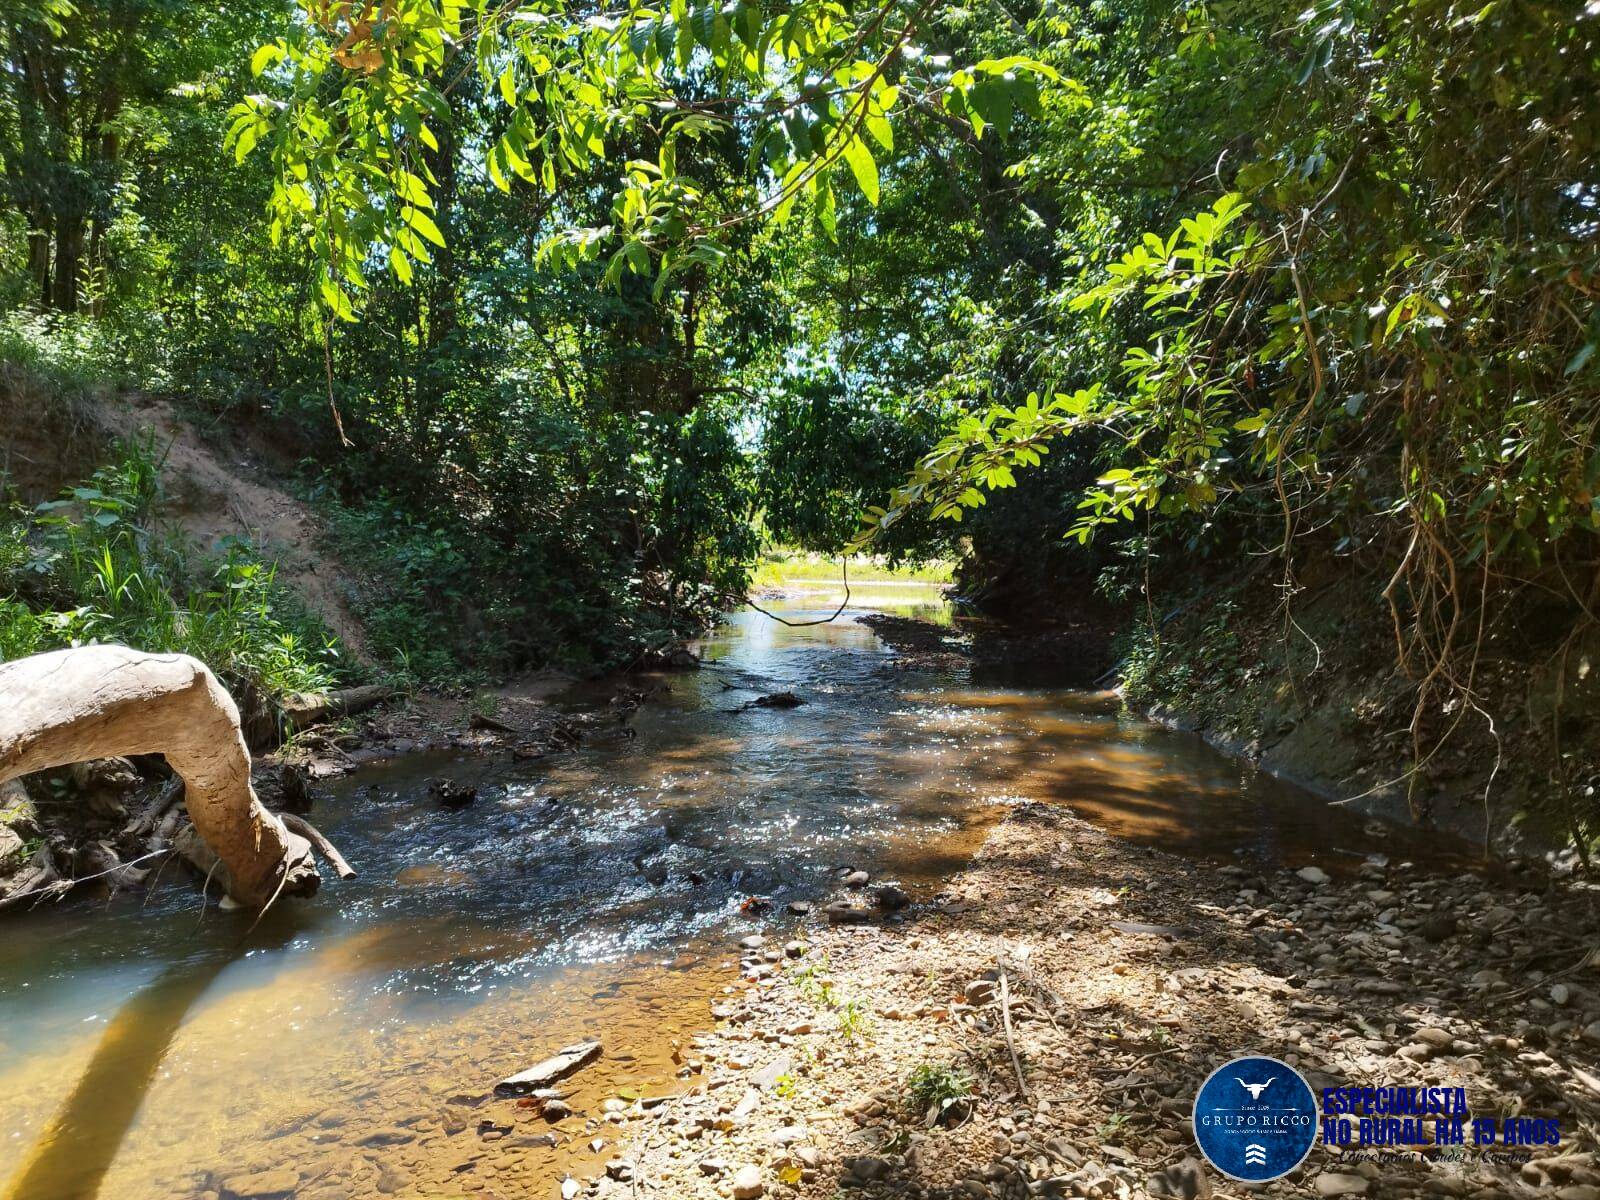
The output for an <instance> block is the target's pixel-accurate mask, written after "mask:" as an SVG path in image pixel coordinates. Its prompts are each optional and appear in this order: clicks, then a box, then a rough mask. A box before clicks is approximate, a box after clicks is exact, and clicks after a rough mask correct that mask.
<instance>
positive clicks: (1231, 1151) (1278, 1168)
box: [1194, 1057, 1320, 1183]
mask: <svg viewBox="0 0 1600 1200" xmlns="http://www.w3.org/2000/svg"><path fill="white" fill-rule="evenodd" d="M1319 1124H1320V1120H1319V1116H1318V1112H1317V1097H1316V1094H1315V1093H1314V1092H1313V1091H1312V1090H1311V1085H1310V1084H1309V1083H1307V1082H1306V1080H1305V1076H1303V1075H1301V1074H1300V1072H1299V1071H1296V1070H1295V1069H1294V1068H1293V1067H1291V1066H1289V1064H1288V1063H1281V1062H1279V1061H1278V1060H1277V1059H1275V1058H1258V1057H1250V1058H1236V1059H1234V1060H1233V1061H1232V1062H1230V1063H1224V1064H1223V1065H1222V1066H1220V1067H1218V1068H1217V1069H1216V1070H1215V1071H1213V1072H1212V1073H1211V1076H1210V1078H1208V1079H1207V1080H1206V1081H1205V1082H1204V1083H1203V1084H1201V1085H1200V1092H1199V1094H1198V1095H1196V1096H1195V1098H1194V1137H1195V1141H1197V1142H1199V1143H1200V1153H1202V1154H1204V1155H1205V1156H1206V1161H1207V1162H1209V1163H1210V1164H1211V1165H1212V1166H1214V1167H1215V1168H1216V1169H1217V1170H1219V1171H1221V1172H1222V1173H1223V1174H1224V1175H1227V1176H1229V1177H1230V1178H1232V1179H1240V1180H1243V1181H1245V1182H1246V1183H1265V1182H1266V1181H1267V1180H1269V1179H1277V1178H1279V1177H1281V1176H1284V1175H1287V1174H1288V1173H1289V1172H1290V1171H1292V1170H1294V1169H1295V1168H1296V1167H1298V1166H1299V1165H1300V1164H1301V1163H1302V1162H1304V1161H1305V1157H1306V1155H1307V1154H1309V1153H1311V1147H1312V1146H1314V1145H1316V1142H1317V1126H1318V1125H1319Z"/></svg>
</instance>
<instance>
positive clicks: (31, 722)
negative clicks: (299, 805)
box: [0, 646, 320, 908]
mask: <svg viewBox="0 0 1600 1200" xmlns="http://www.w3.org/2000/svg"><path fill="white" fill-rule="evenodd" d="M132 754H161V755H164V756H165V757H166V760H167V763H168V765H169V766H171V767H172V769H173V771H174V772H176V773H177V775H178V776H179V777H180V778H181V779H182V780H183V783H184V803H185V804H186V806H187V807H188V810H189V817H190V820H192V821H193V822H194V828H195V832H196V833H197V834H199V836H200V838H201V840H202V841H204V842H205V844H206V845H207V846H208V847H210V848H211V850H212V851H213V852H214V853H215V854H216V856H217V858H218V860H219V861H220V862H221V864H222V866H223V867H224V868H225V872H220V873H219V876H221V875H224V874H225V876H226V877H225V878H220V882H221V883H222V885H223V887H224V888H226V889H227V892H228V894H229V895H230V896H232V897H233V898H234V899H235V900H237V901H238V902H239V903H240V904H242V905H244V906H246V907H248V908H261V907H263V906H264V905H265V904H266V903H267V902H268V901H269V900H271V899H272V897H273V896H274V895H275V894H279V893H281V894H283V895H290V896H309V895H311V894H312V893H313V892H315V891H316V890H317V885H318V883H319V882H320V880H319V877H318V875H317V868H316V864H315V863H314V861H313V860H312V857H311V845H310V843H309V842H308V841H307V840H306V839H305V838H303V837H300V836H299V835H297V834H295V833H292V832H290V831H289V830H288V829H286V828H284V826H283V823H282V822H281V821H279V820H278V819H277V818H276V817H274V816H273V815H272V814H271V813H269V812H268V811H267V810H266V809H265V808H263V807H262V805H261V803H260V801H258V800H257V799H256V794H255V791H254V789H253V788H252V787H251V786H250V752H249V751H248V750H247V749H246V748H245V744H244V738H243V736H242V735H241V734H240V732H239V711H238V709H237V708H236V707H235V706H234V703H233V699H232V697H230V696H229V695H228V693H227V690H226V689H225V688H224V687H223V686H222V685H221V684H220V683H218V682H217V678H216V676H215V675H213V674H212V673H211V671H210V670H209V669H208V668H207V667H206V665H205V664H204V663H202V662H200V661H199V660H197V659H193V658H190V657H189V656H188V655H185V654H145V653H143V652H141V651H138V650H130V649H128V648H127V647H126V646H83V647H80V648H78V649H73V650H57V651H54V652H52V653H49V654H38V655H34V656H33V657H32V658H23V659H18V660H17V661H15V662H9V663H3V664H0V782H4V781H5V780H9V779H15V778H16V777H18V776H20V775H27V774H31V773H32V772H34V771H43V770H45V769H47V768H49V767H59V766H66V765H68V764H70V763H76V762H83V761H85V760H87V759H91V758H108V757H111V756H113V755H132Z"/></svg>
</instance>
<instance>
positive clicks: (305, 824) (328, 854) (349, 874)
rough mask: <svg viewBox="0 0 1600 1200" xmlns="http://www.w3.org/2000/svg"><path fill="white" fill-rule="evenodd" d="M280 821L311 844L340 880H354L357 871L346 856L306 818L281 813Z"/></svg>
mask: <svg viewBox="0 0 1600 1200" xmlns="http://www.w3.org/2000/svg"><path fill="white" fill-rule="evenodd" d="M278 820H280V821H282V822H283V823H284V825H285V826H286V827H287V828H288V829H289V831H290V832H291V833H298V834H299V835H300V836H301V837H303V838H305V839H306V841H308V842H310V843H311V848H312V849H313V850H315V851H316V852H317V853H318V854H320V855H322V857H323V858H324V859H326V860H327V862H328V865H329V866H330V867H332V868H333V869H334V871H335V872H336V873H337V874H338V876H339V878H340V879H354V878H355V877H356V869H355V868H354V867H352V866H351V865H350V864H349V863H348V862H347V861H346V860H345V857H344V855H342V854H340V853H339V851H338V849H337V848H336V847H335V846H334V844H333V843H332V842H330V841H329V840H328V839H327V838H326V837H324V836H323V834H322V831H321V830H319V829H318V828H317V827H316V826H315V825H313V824H312V823H311V822H310V821H308V820H306V819H305V818H304V817H300V816H296V815H295V814H294V813H286V812H281V813H279V814H278Z"/></svg>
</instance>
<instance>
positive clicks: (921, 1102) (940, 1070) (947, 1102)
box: [906, 1062, 972, 1124]
mask: <svg viewBox="0 0 1600 1200" xmlns="http://www.w3.org/2000/svg"><path fill="white" fill-rule="evenodd" d="M971 1095H972V1079H971V1077H970V1076H968V1075H967V1073H966V1072H965V1071H962V1070H960V1069H959V1068H956V1067H952V1066H947V1065H946V1064H944V1063H933V1062H925V1063H918V1064H917V1065H916V1066H915V1067H912V1068H911V1074H910V1075H909V1076H907V1077H906V1105H907V1107H909V1108H910V1109H911V1110H912V1111H913V1112H917V1113H923V1114H926V1117H927V1119H928V1122H929V1123H930V1124H937V1123H942V1122H943V1121H945V1120H946V1119H947V1118H949V1117H951V1116H953V1115H955V1113H957V1112H964V1111H965V1108H966V1102H967V1100H968V1099H969V1098H970V1097H971Z"/></svg>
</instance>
